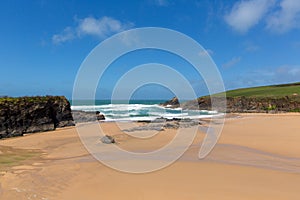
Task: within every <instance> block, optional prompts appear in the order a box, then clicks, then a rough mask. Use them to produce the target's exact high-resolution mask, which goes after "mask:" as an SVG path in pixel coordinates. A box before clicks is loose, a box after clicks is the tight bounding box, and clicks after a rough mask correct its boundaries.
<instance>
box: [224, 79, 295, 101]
mask: <svg viewBox="0 0 300 200" xmlns="http://www.w3.org/2000/svg"><path fill="white" fill-rule="evenodd" d="M226 96H227V97H256V98H269V97H270V98H282V97H293V96H294V97H295V96H300V82H298V83H291V84H281V85H271V86H261V87H252V88H242V89H236V90H229V91H227V92H226Z"/></svg>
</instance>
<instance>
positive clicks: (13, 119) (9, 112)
mask: <svg viewBox="0 0 300 200" xmlns="http://www.w3.org/2000/svg"><path fill="white" fill-rule="evenodd" d="M73 125H74V122H73V117H72V113H71V108H70V103H69V101H68V100H67V99H66V98H65V97H63V96H44V97H41V96H37V97H19V98H11V97H3V98H0V138H6V137H13V136H21V135H23V134H25V133H34V132H41V131H50V130H55V128H60V127H65V126H73Z"/></svg>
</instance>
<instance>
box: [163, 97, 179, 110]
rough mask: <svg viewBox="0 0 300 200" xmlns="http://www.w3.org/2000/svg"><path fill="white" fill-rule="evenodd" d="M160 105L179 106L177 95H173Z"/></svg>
mask: <svg viewBox="0 0 300 200" xmlns="http://www.w3.org/2000/svg"><path fill="white" fill-rule="evenodd" d="M161 105H162V106H166V107H169V108H177V107H179V106H180V104H179V101H178V98H177V97H173V98H172V99H171V100H170V101H166V102H164V103H162V104H161Z"/></svg>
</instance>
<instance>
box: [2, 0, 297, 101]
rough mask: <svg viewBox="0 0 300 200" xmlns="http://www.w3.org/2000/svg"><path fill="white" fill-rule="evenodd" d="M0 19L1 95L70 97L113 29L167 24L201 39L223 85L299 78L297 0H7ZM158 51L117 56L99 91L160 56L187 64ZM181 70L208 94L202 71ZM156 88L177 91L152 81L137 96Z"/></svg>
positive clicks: (105, 94) (164, 94) (101, 94)
mask: <svg viewBox="0 0 300 200" xmlns="http://www.w3.org/2000/svg"><path fill="white" fill-rule="evenodd" d="M0 23H1V32H0V45H1V46H0V66H1V79H0V84H1V88H0V96H3V95H8V96H23V95H46V94H49V95H65V96H67V97H68V98H70V97H71V96H72V89H73V83H74V80H75V77H76V74H77V71H78V69H79V67H80V65H81V63H82V62H83V60H84V59H85V57H86V56H87V55H88V54H89V52H90V51H91V50H92V49H93V48H94V47H96V46H97V45H98V44H99V43H100V42H101V41H103V40H104V39H106V38H108V37H110V36H112V35H113V34H116V33H119V32H121V31H124V30H128V29H130V28H139V27H164V28H169V29H173V30H176V31H180V32H182V33H184V34H186V35H188V36H190V37H191V38H193V39H194V40H196V41H197V42H199V43H200V44H201V45H202V46H203V47H204V48H205V49H206V51H207V52H208V53H209V54H210V56H211V57H212V59H213V60H214V62H215V63H216V65H217V67H218V69H219V70H220V72H221V75H222V77H223V80H224V84H225V87H226V89H234V88H240V87H249V86H257V85H268V84H279V83H287V82H295V81H300V1H298V0H238V1H229V0H198V1H196V0H195V1H193V0H189V1H183V0H179V1H167V0H140V1H116V0H111V1H76V0H73V1H55V0H51V1H50V0H49V1H47V0H32V1H25V0H24V1H21V0H20V1H14V0H9V1H1V2H0ZM158 55H159V52H155V51H146V52H144V53H140V54H139V53H137V54H136V55H135V56H136V57H133V58H132V59H129V58H128V59H123V62H121V61H122V60H120V62H118V63H117V64H118V65H116V66H115V68H114V69H112V73H107V77H106V79H105V82H103V83H101V82H100V85H99V90H98V92H97V97H98V98H109V96H110V94H111V90H112V85H113V84H114V83H115V82H114V81H115V80H116V79H117V77H118V76H120V74H118V73H121V72H126V70H129V69H130V68H131V67H132V65H133V64H142V63H143V62H150V61H153V60H151V59H153V58H158V61H161V62H165V63H166V64H168V61H169V64H170V65H176V64H177V65H185V63H184V61H177V60H176V58H170V56H168V55H164V54H163V55H161V56H158ZM149 57H151V59H149ZM161 58H163V59H161ZM135 59H136V60H138V62H133V61H134V60H135ZM121 66H126V67H123V68H122V70H121ZM118 67H120V70H119V68H118ZM175 68H176V66H175ZM184 73H185V74H186V75H187V78H188V79H189V81H190V82H191V84H193V87H194V89H195V90H196V92H197V95H202V94H205V93H206V90H205V89H204V88H205V85H203V83H202V80H201V77H200V78H199V77H198V76H196V75H193V70H191V69H188V68H186V71H185V72H184ZM116 74H117V75H116ZM154 88H156V92H155V94H153V95H151V96H152V97H153V98H170V97H172V95H173V94H172V93H171V92H169V91H167V90H166V89H163V88H159V87H154V86H153V87H151V86H147V87H145V88H144V89H139V90H138V91H137V94H136V98H149V93H150V92H151V91H152V90H153V89H154Z"/></svg>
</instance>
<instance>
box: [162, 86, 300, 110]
mask: <svg viewBox="0 0 300 200" xmlns="http://www.w3.org/2000/svg"><path fill="white" fill-rule="evenodd" d="M299 94H300V82H296V83H288V84H280V85H269V86H260V87H252V88H241V89H235V90H229V91H226V92H225V94H224V93H221V95H220V94H214V97H215V100H216V101H220V100H222V99H221V98H220V96H224V95H226V100H227V102H226V103H227V110H226V112H259V113H261V112H300V95H299ZM162 105H163V106H167V105H168V107H172V108H176V107H182V108H183V109H190V110H196V109H199V110H211V101H210V96H204V97H199V98H198V99H195V100H193V101H187V102H182V103H180V104H179V102H178V99H177V98H176V97H174V98H173V99H171V100H170V101H167V102H165V103H164V104H162ZM217 110H218V111H219V112H225V110H224V109H223V108H217Z"/></svg>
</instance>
